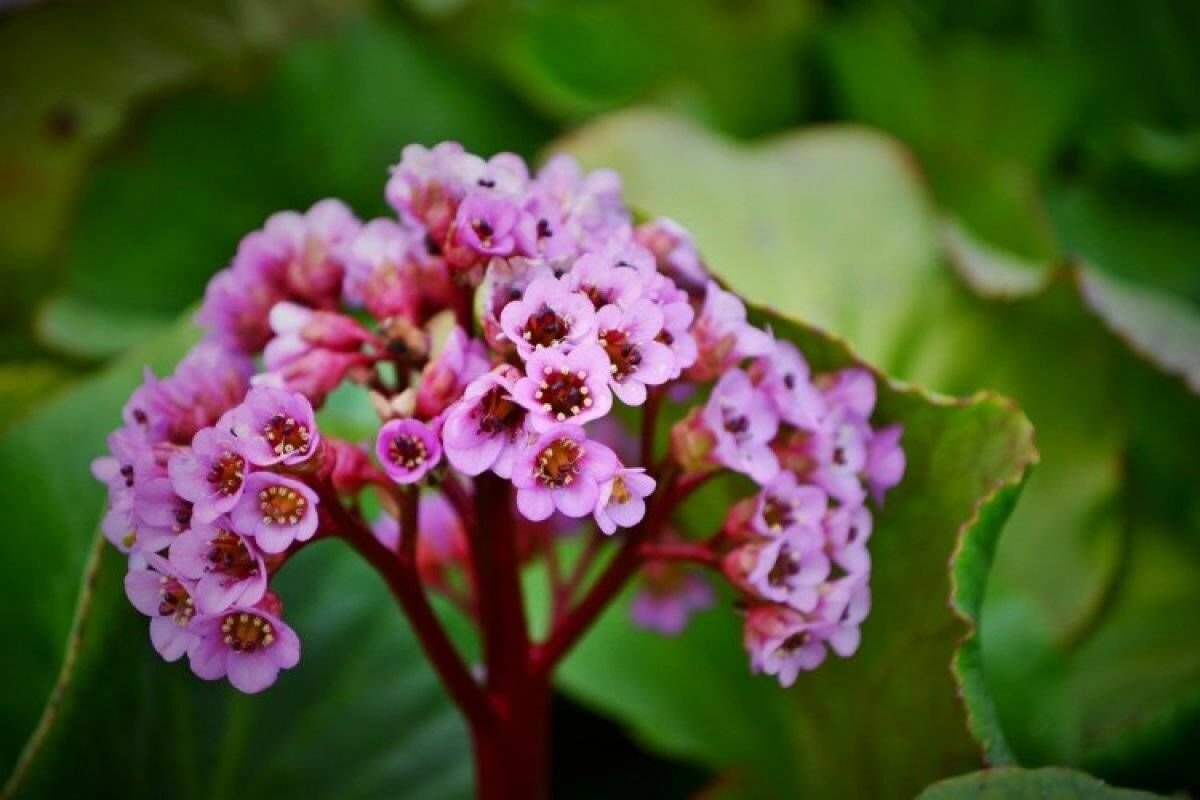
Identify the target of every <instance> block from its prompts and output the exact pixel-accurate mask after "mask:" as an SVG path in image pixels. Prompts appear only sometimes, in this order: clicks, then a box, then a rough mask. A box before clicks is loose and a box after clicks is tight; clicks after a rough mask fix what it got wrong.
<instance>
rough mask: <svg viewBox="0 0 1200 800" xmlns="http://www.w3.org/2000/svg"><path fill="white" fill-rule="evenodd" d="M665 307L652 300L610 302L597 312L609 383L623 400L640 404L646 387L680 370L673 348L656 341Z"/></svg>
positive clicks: (597, 328) (660, 329)
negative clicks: (621, 305)
mask: <svg viewBox="0 0 1200 800" xmlns="http://www.w3.org/2000/svg"><path fill="white" fill-rule="evenodd" d="M662 327H663V313H662V310H661V309H660V308H659V307H658V306H657V305H655V304H654V303H653V302H651V301H649V300H638V301H636V302H634V303H632V304H631V305H630V306H629V307H628V308H625V309H622V308H619V307H618V306H615V305H608V306H605V307H603V308H601V309H600V310H599V311H598V312H597V313H596V331H597V340H598V342H599V344H600V346H601V347H602V348H604V352H605V354H606V355H607V356H608V361H609V371H610V373H611V374H610V376H609V385H610V386H612V391H613V393H614V394H615V395H616V396H617V397H619V398H621V402H623V403H625V404H626V405H630V406H640V405H641V404H642V403H644V402H646V387H647V386H661V385H662V384H664V383H666V382H667V381H668V380H670V379H671V376H672V375H673V374H676V373H677V372H678V368H677V365H676V363H675V355H674V353H672V352H671V348H669V347H667V346H666V345H665V344H663V343H661V342H659V341H657V337H658V336H659V334H661V332H662Z"/></svg>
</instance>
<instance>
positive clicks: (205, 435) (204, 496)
mask: <svg viewBox="0 0 1200 800" xmlns="http://www.w3.org/2000/svg"><path fill="white" fill-rule="evenodd" d="M247 471H248V467H247V464H246V459H245V458H244V457H243V456H242V455H241V454H240V453H239V452H238V440H237V438H236V437H235V436H234V435H233V434H231V433H229V432H228V431H224V430H220V429H219V428H205V429H203V430H201V431H198V432H197V433H196V435H195V436H194V437H193V438H192V446H191V448H189V449H186V450H181V451H179V452H178V453H176V454H175V455H173V456H171V460H170V462H168V472H169V474H170V477H171V486H172V487H173V488H174V490H175V491H176V492H177V493H178V494H179V496H180V497H182V498H184V499H186V500H189V501H191V503H192V508H193V512H194V514H195V516H196V518H197V519H198V520H200V521H202V522H211V521H212V520H214V519H216V518H217V517H219V516H220V515H222V514H225V513H228V512H229V511H230V510H232V509H233V507H234V505H235V504H236V503H237V501H238V498H240V497H241V496H242V487H243V486H244V485H245V481H246V473H247Z"/></svg>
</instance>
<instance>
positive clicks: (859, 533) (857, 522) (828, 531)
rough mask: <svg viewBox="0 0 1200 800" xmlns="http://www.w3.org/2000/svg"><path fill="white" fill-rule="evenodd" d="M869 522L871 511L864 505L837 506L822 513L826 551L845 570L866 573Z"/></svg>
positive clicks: (868, 554)
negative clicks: (824, 514)
mask: <svg viewBox="0 0 1200 800" xmlns="http://www.w3.org/2000/svg"><path fill="white" fill-rule="evenodd" d="M872 524H873V521H872V519H871V512H870V511H868V510H867V509H866V508H865V507H864V506H840V507H838V508H835V509H832V510H831V511H830V512H829V513H828V514H827V515H826V516H825V520H824V530H825V548H826V552H827V553H828V555H829V557H830V558H831V559H832V560H833V562H834V563H835V564H837V565H838V566H839V567H841V568H842V569H844V570H845V571H846V572H848V573H852V574H865V573H867V572H869V571H870V569H871V554H870V553H869V552H868V551H867V540H868V539H870V538H871V528H872Z"/></svg>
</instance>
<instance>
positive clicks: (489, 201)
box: [446, 191, 524, 268]
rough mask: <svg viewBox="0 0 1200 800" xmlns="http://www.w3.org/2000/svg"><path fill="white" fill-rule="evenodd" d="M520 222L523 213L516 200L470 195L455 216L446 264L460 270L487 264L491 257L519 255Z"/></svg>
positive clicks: (474, 193)
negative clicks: (518, 232) (474, 265)
mask: <svg viewBox="0 0 1200 800" xmlns="http://www.w3.org/2000/svg"><path fill="white" fill-rule="evenodd" d="M520 220H521V210H520V208H518V206H517V204H516V203H515V202H514V201H513V199H511V198H508V197H504V196H501V195H497V194H494V193H492V192H488V191H473V192H471V193H470V194H468V195H467V196H466V197H465V198H463V201H462V202H461V203H460V204H459V206H458V210H457V212H456V214H455V217H454V224H453V225H452V226H451V228H450V239H449V241H448V242H447V244H446V260H447V261H448V262H449V263H450V264H451V265H452V266H455V267H459V268H461V267H468V266H471V265H473V264H476V263H479V262H481V261H482V262H484V263H486V261H487V259H488V258H489V257H490V256H510V255H517V254H518V252H517V225H518V223H519V222H520ZM521 255H524V254H521Z"/></svg>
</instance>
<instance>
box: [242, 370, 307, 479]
mask: <svg viewBox="0 0 1200 800" xmlns="http://www.w3.org/2000/svg"><path fill="white" fill-rule="evenodd" d="M220 426H221V427H222V428H225V429H227V430H229V431H230V432H231V433H232V434H233V435H234V436H235V437H236V438H237V440H238V452H240V453H241V454H242V455H243V456H244V457H245V458H246V460H247V461H249V462H250V463H251V464H256V465H258V466H271V465H274V464H286V465H289V466H291V465H295V464H299V463H301V462H304V461H307V460H308V459H309V458H311V457H312V455H313V454H314V453H315V452H316V451H317V447H318V445H319V443H320V439H321V437H320V434H319V433H318V432H317V425H316V420H315V418H314V416H313V410H312V404H311V403H309V402H308V400H307V398H305V397H304V395H302V394H297V393H295V392H289V391H286V390H284V389H278V388H273V387H268V386H258V387H255V388H253V389H251V390H250V391H249V393H247V394H246V399H245V400H244V401H243V402H242V404H241V405H240V406H238V407H237V408H235V409H233V410H232V411H230V412H229V414H228V415H227V416H226V417H225V418H224V419H222V421H221V423H220Z"/></svg>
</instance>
